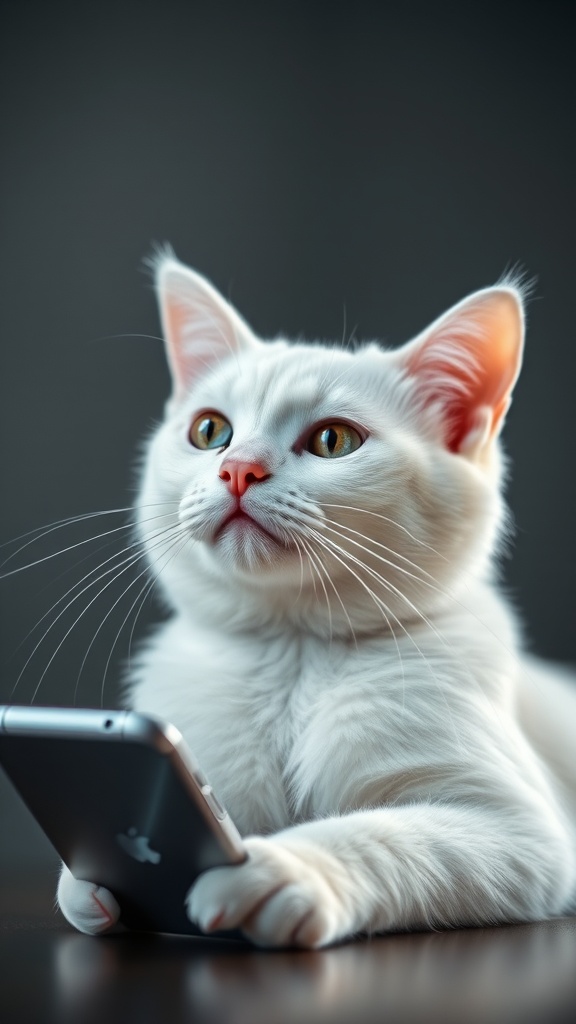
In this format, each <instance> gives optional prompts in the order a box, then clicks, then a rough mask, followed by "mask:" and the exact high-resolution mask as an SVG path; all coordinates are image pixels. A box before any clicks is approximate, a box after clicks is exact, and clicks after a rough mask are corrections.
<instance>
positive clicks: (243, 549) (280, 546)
mask: <svg viewBox="0 0 576 1024" xmlns="http://www.w3.org/2000/svg"><path fill="white" fill-rule="evenodd" d="M211 547H212V551H213V554H214V555H215V556H216V558H217V560H218V561H219V562H220V563H221V564H224V566H225V567H226V568H227V569H231V570H236V571H239V572H241V573H248V574H250V575H251V576H253V575H254V574H258V575H260V574H261V573H266V574H267V573H268V572H270V570H274V568H277V567H278V566H279V565H285V563H286V561H287V560H289V559H297V558H298V554H297V551H295V550H294V551H293V550H292V549H291V548H289V547H287V546H286V544H285V543H283V542H282V540H280V538H279V537H275V536H274V534H272V533H270V532H269V530H267V529H266V528H265V527H263V526H262V525H261V524H260V523H258V522H256V520H255V519H253V518H252V517H251V516H248V515H246V514H244V513H237V514H234V515H233V516H231V517H230V518H229V519H227V520H226V521H225V522H224V523H223V524H222V525H221V526H220V527H219V528H218V530H217V531H216V534H215V535H214V539H213V541H212V545H211Z"/></svg>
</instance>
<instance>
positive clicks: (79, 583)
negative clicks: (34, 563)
mask: <svg viewBox="0 0 576 1024" xmlns="http://www.w3.org/2000/svg"><path fill="white" fill-rule="evenodd" d="M170 515H173V513H170ZM164 518H165V516H153V517H152V518H150V519H147V520H144V521H145V522H154V521H156V520H157V519H164ZM129 525H133V524H129ZM177 525H178V524H176V523H175V524H174V526H177ZM169 529H170V527H169ZM162 533H163V531H157V533H156V534H152V537H151V539H152V540H154V539H155V537H158V536H162ZM104 546H105V547H108V545H104ZM138 547H141V548H143V549H144V542H143V541H141V540H135V541H132V543H131V544H127V545H126V546H125V547H123V548H122V549H121V550H120V551H115V552H114V554H112V555H110V557H109V558H106V559H105V560H104V561H103V562H99V563H98V565H96V566H95V567H94V568H93V569H91V570H90V572H88V573H86V574H85V575H84V576H83V577H82V579H80V580H77V581H76V583H73V584H72V586H71V587H69V588H68V590H67V591H66V592H65V593H64V594H62V595H61V596H60V597H59V598H58V599H57V600H56V601H55V602H54V604H53V605H51V607H50V608H49V609H48V611H47V612H44V615H42V617H41V618H40V619H38V621H37V622H36V624H35V625H34V626H33V627H32V629H30V630H29V631H28V633H27V634H26V636H25V637H24V638H23V640H21V641H20V643H19V644H18V647H16V649H15V650H14V652H13V654H12V657H13V656H14V655H15V654H16V653H17V651H19V650H20V648H21V647H22V646H23V645H24V644H25V643H26V640H27V639H28V638H29V637H30V636H31V635H32V633H34V631H35V630H36V629H38V627H39V626H40V625H41V624H42V622H44V619H46V618H47V617H48V616H49V615H50V614H51V612H53V611H54V610H55V609H56V608H57V607H58V605H59V604H62V602H63V601H65V600H66V598H67V597H68V596H69V595H70V594H72V593H73V592H74V590H76V588H77V587H81V586H82V584H83V583H85V582H86V580H88V579H89V578H90V576H93V575H94V573H97V572H99V571H100V569H103V568H104V566H105V565H108V564H109V563H110V562H113V561H114V559H116V558H121V557H122V555H125V554H126V553H127V552H128V551H130V550H131V549H133V548H138ZM95 553H96V552H91V555H93V554H95ZM91 555H89V556H88V557H91ZM82 561H85V559H82ZM78 564H81V563H77V564H76V565H75V566H72V567H71V569H75V568H77V567H78ZM122 564H123V563H122V562H119V563H118V565H117V566H112V568H111V569H110V570H108V572H113V571H114V569H115V568H119V567H120V565H122ZM71 569H67V570H66V572H70V571H71ZM106 574H107V573H104V574H103V575H102V576H99V577H98V579H102V578H103V576H104V575H106ZM61 575H65V574H64V573H63V574H61ZM97 582H98V580H93V581H92V583H90V584H89V586H88V587H84V589H83V590H82V591H81V592H80V594H83V593H84V592H85V591H86V590H87V589H89V587H90V586H93V584H94V583H97ZM80 594H77V595H76V596H77V597H80ZM75 599H76V598H74V599H73V600H75ZM70 603H72V602H70ZM69 607H70V604H68V605H66V608H69ZM66 608H65V609H63V612H64V611H66ZM55 621H57V620H55Z"/></svg>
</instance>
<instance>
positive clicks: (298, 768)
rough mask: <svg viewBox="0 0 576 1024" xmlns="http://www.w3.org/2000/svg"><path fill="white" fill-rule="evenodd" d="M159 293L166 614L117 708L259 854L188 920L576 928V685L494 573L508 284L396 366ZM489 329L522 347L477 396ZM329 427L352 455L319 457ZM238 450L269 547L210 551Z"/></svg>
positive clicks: (277, 929)
mask: <svg viewBox="0 0 576 1024" xmlns="http://www.w3.org/2000/svg"><path fill="white" fill-rule="evenodd" d="M158 282H159V298H160V303H161V308H162V311H163V321H164V326H165V330H166V333H167V341H168V347H169V359H170V363H171V366H172V369H173V373H174V376H175V386H174V395H173V398H172V399H171V401H170V402H169V403H168V406H167V411H166V417H165V420H164V422H163V423H162V424H161V425H160V427H159V428H158V429H157V430H156V431H155V433H154V435H153V436H152V438H151V439H150V443H149V446H148V449H147V455H146V459H145V463H144V467H143V469H144V471H143V480H142V488H141V494H140V499H139V502H138V505H137V509H136V512H137V516H138V518H139V535H140V537H141V538H143V539H144V540H145V543H146V544H147V546H148V551H149V561H150V566H151V570H152V572H153V573H154V574H158V586H160V587H161V588H162V592H163V594H164V597H165V599H166V600H167V602H168V604H169V606H170V608H171V609H172V612H173V614H172V617H171V619H170V620H169V621H168V622H167V623H166V624H165V625H163V626H161V627H160V628H159V629H158V630H157V631H156V633H155V634H154V636H153V637H152V639H151V640H150V641H149V642H148V644H147V646H146V648H145V649H144V650H143V652H142V655H141V659H140V663H139V665H138V667H137V670H136V671H135V672H134V675H133V677H132V679H131V680H130V684H129V700H130V703H131V704H132V706H133V707H135V708H136V709H138V710H142V711H147V712H151V713H154V714H157V715H160V716H161V717H162V718H164V719H166V720H169V721H172V722H174V723H175V724H176V725H177V726H178V728H179V729H180V730H181V731H182V732H183V733H184V736H185V738H186V740H187V741H188V743H189V745H190V746H191V748H192V750H193V751H194V753H195V755H196V756H197V758H198V760H199V761H200V763H201V764H202V765H203V767H204V768H205V770H206V772H207V774H208V775H209V777H210V780H211V783H212V785H213V786H214V789H215V791H216V792H217V793H218V794H219V796H220V797H221V798H222V799H223V800H224V802H225V803H226V804H227V806H228V809H229V811H230V813H231V816H232V817H233V819H234V820H235V822H236V824H237V825H238V827H239V828H240V830H241V832H242V833H243V834H244V835H245V836H246V837H247V838H246V845H247V848H248V851H249V859H248V861H247V862H246V863H245V864H244V865H242V866H240V867H234V868H218V869H215V870H212V871H209V872H207V873H205V874H204V875H203V876H201V877H200V879H199V880H198V881H197V883H196V884H195V885H194V886H193V888H192V890H191V893H190V894H189V898H188V903H187V906H188V910H189V913H190V916H191V918H192V919H193V920H194V921H196V922H198V923H199V924H200V926H201V927H202V928H204V929H206V930H210V929H211V928H215V927H218V928H227V927H240V928H243V929H244V931H245V932H246V934H248V935H249V936H251V937H252V938H253V939H254V941H256V942H258V943H261V944H264V945H286V944H297V945H303V946H322V945H325V944H327V943H331V942H334V941H336V940H339V939H343V938H346V937H348V936H351V935H353V934H356V933H361V932H374V931H381V930H387V929H398V928H420V927H436V926H443V925H444V926H448V925H452V926H453V925H464V924H482V923H485V922H504V921H515V920H533V919H538V918H543V917H547V916H550V915H557V914H561V913H563V912H566V911H568V910H570V909H574V908H575V906H576V766H575V759H574V754H573V752H574V749H575V748H576V690H575V689H574V686H573V685H572V680H570V679H568V677H567V676H566V678H563V677H562V676H561V674H560V673H559V672H558V673H554V672H553V671H552V669H551V668H546V667H544V666H541V665H540V664H538V663H537V662H535V661H532V660H529V659H528V658H527V657H525V656H524V654H523V653H522V651H521V645H520V643H519V638H518V629H517V625H516V621H515V616H514V613H513V612H512V610H511V608H510V607H509V605H508V603H507V602H506V601H505V599H504V598H503V596H502V595H501V594H500V593H499V591H498V587H497V585H496V583H495V580H494V570H493V556H494V553H495V551H496V547H497V542H498V538H499V536H500V535H501V532H502V527H503V524H505V510H504V506H503V502H502V498H501V475H502V471H501V457H500V453H499V444H498V440H497V434H498V431H499V429H500V426H501V419H502V416H503V414H504V411H505V409H506V407H507V405H508V402H509V393H510V390H511V387H512V385H513V383H514V381H515V379H516V376H517V372H518V369H519V365H520V356H521V348H522V312H521V295H520V292H519V290H518V289H517V288H516V287H515V286H514V284H513V283H510V282H508V283H504V284H503V285H501V286H498V287H497V288H495V289H488V290H485V291H483V292H479V293H476V295H475V296H472V297H471V298H470V299H469V300H465V301H464V302H463V303H460V304H459V306H457V307H455V309H454V310H453V311H451V312H450V313H449V314H446V316H445V317H443V318H442V319H441V320H440V321H437V322H436V324H435V325H433V326H432V328H430V330H429V331H428V332H426V334H425V335H423V336H421V338H420V339H416V342H412V343H411V344H410V345H408V346H405V348H404V349H401V350H399V351H396V352H384V351H382V350H381V349H380V348H378V347H377V346H375V345H369V346H367V347H365V348H362V349H360V350H358V351H357V352H349V351H345V350H341V349H337V348H334V349H330V348H326V347H322V346H308V345H304V344H289V343H287V342H285V341H283V340H279V341H275V342H268V343H262V342H259V341H258V340H257V339H256V338H255V337H254V336H253V335H251V333H250V331H249V329H248V328H247V326H246V325H245V324H244V322H243V321H241V320H240V318H239V317H237V315H236V314H234V313H233V312H232V311H231V310H230V308H229V307H228V306H227V304H226V303H225V302H224V300H223V299H221V298H220V297H219V296H216V293H215V292H214V291H213V290H212V289H210V288H208V286H206V283H205V282H203V279H202V278H200V277H199V276H198V275H195V274H193V273H192V272H191V271H189V270H187V269H186V268H184V267H182V266H181V265H180V264H178V263H177V261H176V260H175V259H174V258H173V257H172V256H170V255H165V256H163V257H162V258H161V259H160V261H159V267H158ZM174 296H176V299H175V298H174ZM174 301H176V302H177V304H178V310H179V311H180V312H179V314H178V315H179V316H180V313H181V311H182V309H186V310H187V313H186V315H185V316H183V317H180V319H178V317H176V319H174V318H172V319H171V313H172V311H173V310H172V306H171V303H172V302H174ZM195 310H197V311H198V312H197V323H196V321H195V316H196V313H195ZM486 311H487V312H486ZM514 311H516V312H514ZM175 325H176V326H175ZM198 325H200V327H198ZM211 328H212V329H213V333H214V337H213V339H212V340H213V345H212V346H210V345H208V346H207V344H206V341H207V337H206V334H207V332H208V335H209V334H210V329H211ZM498 331H500V333H501V334H502V337H504V335H505V338H504V341H505V342H506V345H508V349H506V351H507V352H508V350H509V352H510V353H511V355H507V356H506V360H507V363H506V369H505V372H504V371H503V370H501V369H497V371H486V372H491V373H492V374H493V377H494V374H496V376H495V377H494V379H493V380H492V379H491V380H490V381H489V383H490V388H488V387H486V388H484V390H482V387H481V386H480V385H478V381H479V380H480V384H481V375H482V373H483V372H484V371H483V367H485V366H487V365H488V366H489V365H492V364H491V363H490V360H491V356H490V351H489V349H488V348H483V346H484V345H487V346H489V345H491V344H493V343H494V344H496V342H494V341H493V337H492V336H494V337H496V336H497V335H498ZM514 332H516V334H514ZM196 335H197V336H198V337H197V342H196V343H195V341H194V339H195V337H196ZM499 337H500V335H498V338H499ZM491 339H492V340H491ZM208 340H210V339H209V338H208ZM498 344H500V342H499V341H498ZM495 351H496V350H495ZM498 351H501V350H498ZM498 351H496V356H495V363H494V365H496V364H497V363H498V358H497V357H498ZM199 352H201V358H200V357H199V356H198V353H199ZM493 362H494V361H493ZM475 388H476V391H475ZM481 395H483V396H484V397H483V398H482V401H480V396H481ZM487 395H488V397H486V396H487ZM462 396H464V397H462ZM477 396H478V397H477ZM462 401H464V403H466V402H468V404H469V406H470V409H469V415H468V412H466V416H467V417H468V418H465V419H464V420H463V421H462V422H463V423H464V425H465V429H464V435H463V438H462V441H461V444H460V447H459V449H458V451H453V450H450V448H449V446H448V443H447V438H448V433H447V430H448V428H447V426H446V424H447V422H448V419H449V416H450V415H452V412H451V409H452V410H453V408H456V410H457V411H458V409H459V408H460V406H459V405H458V404H457V403H462ZM451 402H452V403H456V405H454V406H453V407H451V406H450V403H451ZM206 409H215V410H218V411H219V412H220V413H222V414H224V415H225V416H226V417H227V418H228V419H229V421H230V422H231V423H232V425H233V428H234V436H233V438H232V442H231V445H230V448H229V449H227V450H226V451H224V452H222V451H220V450H218V451H199V450H197V449H195V448H194V447H192V446H191V445H190V442H189V440H188V431H189V428H190V424H191V421H192V419H193V418H194V416H195V415H196V414H197V413H198V412H199V411H201V410H206ZM466 409H467V407H466ZM498 409H499V410H500V411H499V412H498V411H497V410H498ZM458 415H460V414H459V413H458ZM331 419H332V420H345V421H347V422H351V423H352V424H355V425H357V426H358V428H359V429H360V430H361V433H362V436H363V438H364V439H365V440H364V444H362V446H361V447H360V448H359V449H358V450H357V451H355V452H354V453H353V454H350V455H348V456H346V457H344V458H340V459H321V458H318V457H316V456H315V455H312V454H311V453H310V452H308V451H307V450H306V449H305V444H304V441H305V438H306V436H307V433H309V432H310V430H311V428H312V427H313V426H314V425H315V424H318V423H320V422H326V421H330V420H331ZM227 458H236V459H239V460H246V461H252V462H253V461H257V462H258V463H261V464H262V465H264V466H265V467H266V469H267V471H268V474H269V475H268V478H267V479H266V480H264V481H261V482H258V483H256V484H253V485H252V486H250V487H249V488H248V490H247V491H246V493H245V495H244V497H243V498H242V504H243V507H244V509H245V511H246V512H247V513H248V514H249V515H250V516H252V517H253V519H254V520H255V521H256V522H257V523H259V524H260V525H261V526H262V527H265V529H266V531H268V532H267V533H264V532H262V531H261V530H259V529H257V528H253V527H251V526H250V525H248V526H246V524H245V523H244V524H236V525H231V526H229V527H228V528H227V529H226V530H224V532H223V533H222V534H221V535H219V537H218V539H217V540H216V541H215V539H214V535H215V531H216V530H217V529H218V527H219V526H220V525H221V524H222V522H223V521H224V519H225V518H226V517H227V516H228V514H229V513H230V512H231V511H232V509H233V508H234V506H235V499H234V498H233V496H232V495H231V494H230V493H229V491H228V490H227V488H226V486H225V483H224V482H223V480H222V479H220V477H219V468H220V466H221V465H222V463H223V461H224V460H225V459H227ZM158 502H165V503H166V505H165V507H164V508H159V513H165V519H160V520H156V521H154V522H151V521H150V514H149V511H147V508H149V506H150V505H152V504H154V503H158ZM270 535H271V536H272V537H275V538H277V541H276V542H275V541H274V540H273V539H271V536H270ZM74 884H75V883H74V880H73V879H71V876H69V874H68V873H66V872H65V873H64V874H63V876H62V881H61V886H60V894H59V898H60V903H61V906H62V909H63V911H64V913H65V914H66V916H67V917H68V919H69V920H71V921H72V923H74V924H76V926H77V927H80V928H81V929H82V930H85V931H86V930H88V931H89V930H92V931H100V930H103V928H105V927H107V926H108V924H109V920H112V919H115V918H116V917H117V916H118V911H117V910H114V904H113V903H111V902H110V901H108V902H107V903H106V904H105V905H106V908H107V910H106V913H107V915H108V916H109V920H108V919H106V918H105V917H104V916H102V915H98V913H97V911H96V913H95V911H94V901H93V900H92V895H93V893H92V889H90V890H88V889H86V886H87V885H88V883H80V882H78V883H76V884H77V886H78V889H77V896H76V895H75V890H74ZM100 895H101V894H100ZM87 901H88V904H89V906H88V909H87ZM101 902H102V901H101Z"/></svg>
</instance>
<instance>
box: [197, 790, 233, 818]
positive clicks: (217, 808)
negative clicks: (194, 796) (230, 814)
mask: <svg viewBox="0 0 576 1024" xmlns="http://www.w3.org/2000/svg"><path fill="white" fill-rule="evenodd" d="M202 796H203V797H204V799H205V801H206V803H207V804H208V807H209V808H210V810H211V811H212V813H213V814H214V815H215V817H216V818H218V821H222V820H223V819H224V818H225V817H226V814H227V812H226V810H225V808H224V807H222V804H221V803H220V801H219V799H218V797H217V796H216V795H215V794H214V792H213V790H212V786H208V785H206V786H202Z"/></svg>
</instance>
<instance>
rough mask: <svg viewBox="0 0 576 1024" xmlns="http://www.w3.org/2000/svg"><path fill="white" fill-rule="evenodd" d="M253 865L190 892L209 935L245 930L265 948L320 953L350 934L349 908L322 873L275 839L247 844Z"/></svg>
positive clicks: (206, 879)
mask: <svg viewBox="0 0 576 1024" xmlns="http://www.w3.org/2000/svg"><path fill="white" fill-rule="evenodd" d="M246 847H247V850H248V860H247V861H246V862H245V863H244V864H241V865H239V866H238V867H230V868H214V869H213V870H212V871H207V872H206V873H205V874H204V875H202V876H201V877H200V878H199V879H198V881H197V882H196V883H195V885H194V886H193V887H192V889H191V890H190V893H189V894H188V898H187V910H188V915H189V917H190V919H191V920H192V921H193V922H194V923H195V924H197V925H198V926H199V927H200V928H201V929H202V930H203V931H205V932H211V931H216V930H225V929H230V928H240V929H241V930H242V931H243V932H244V933H245V935H247V936H248V938H250V939H251V940H252V941H253V942H255V943H256V944H257V945H260V946H301V947H304V948H308V949H318V948H320V947H321V946H326V945H328V944H330V943H331V942H335V941H337V940H338V939H339V938H343V937H344V936H345V935H346V934H347V931H348V928H347V922H346V920H345V918H346V913H345V909H344V906H343V904H342V902H341V901H340V899H339V898H338V896H337V895H336V894H335V893H334V891H333V889H332V888H331V887H330V886H329V885H328V883H327V882H326V880H325V879H324V878H323V876H322V874H321V872H320V871H318V870H317V869H316V868H315V867H313V866H311V865H310V864H309V863H306V862H305V861H304V860H302V859H301V858H300V857H298V856H297V855H295V854H294V853H292V852H291V851H289V850H286V849H283V848H282V847H281V846H280V845H279V844H278V843H276V842H275V841H274V840H268V839H260V838H253V839H247V840H246Z"/></svg>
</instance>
